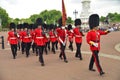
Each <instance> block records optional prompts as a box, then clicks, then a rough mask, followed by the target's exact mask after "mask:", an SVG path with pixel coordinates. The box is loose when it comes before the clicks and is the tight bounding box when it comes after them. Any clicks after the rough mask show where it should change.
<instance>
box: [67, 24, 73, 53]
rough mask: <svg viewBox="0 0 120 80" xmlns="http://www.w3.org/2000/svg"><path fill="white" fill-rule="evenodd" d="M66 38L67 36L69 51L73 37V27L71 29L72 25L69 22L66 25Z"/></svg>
mask: <svg viewBox="0 0 120 80" xmlns="http://www.w3.org/2000/svg"><path fill="white" fill-rule="evenodd" d="M67 34H68V38H69V49H70V50H71V51H73V38H74V33H73V29H72V25H71V24H69V25H68V32H67Z"/></svg>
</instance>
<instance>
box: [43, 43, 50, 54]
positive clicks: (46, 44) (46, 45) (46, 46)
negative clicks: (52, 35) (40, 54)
mask: <svg viewBox="0 0 120 80" xmlns="http://www.w3.org/2000/svg"><path fill="white" fill-rule="evenodd" d="M48 44H49V42H46V43H45V48H44V49H45V53H46V54H48V51H47V48H48V49H49V47H48Z"/></svg>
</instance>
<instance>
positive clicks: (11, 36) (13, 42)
mask: <svg viewBox="0 0 120 80" xmlns="http://www.w3.org/2000/svg"><path fill="white" fill-rule="evenodd" d="M15 28H16V25H15V23H10V31H9V32H8V38H7V40H8V44H10V46H11V51H12V55H13V59H16V56H17V44H18V37H19V35H18V34H17V32H16V31H15Z"/></svg>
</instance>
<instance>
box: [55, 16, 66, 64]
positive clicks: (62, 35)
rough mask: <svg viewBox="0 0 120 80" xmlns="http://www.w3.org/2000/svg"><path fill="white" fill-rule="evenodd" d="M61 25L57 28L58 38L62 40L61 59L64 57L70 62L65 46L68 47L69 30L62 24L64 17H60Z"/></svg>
mask: <svg viewBox="0 0 120 80" xmlns="http://www.w3.org/2000/svg"><path fill="white" fill-rule="evenodd" d="M59 26H60V27H61V28H60V29H58V30H57V32H58V39H59V42H60V55H59V58H60V59H61V60H62V59H64V62H65V63H68V60H67V58H66V54H65V47H66V43H67V30H66V29H65V26H62V18H60V19H59Z"/></svg>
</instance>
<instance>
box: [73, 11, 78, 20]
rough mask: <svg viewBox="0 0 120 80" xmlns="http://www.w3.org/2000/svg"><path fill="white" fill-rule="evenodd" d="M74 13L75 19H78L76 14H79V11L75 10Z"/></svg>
mask: <svg viewBox="0 0 120 80" xmlns="http://www.w3.org/2000/svg"><path fill="white" fill-rule="evenodd" d="M73 14H75V19H76V16H77V14H78V11H76V10H75V11H74V12H73Z"/></svg>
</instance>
